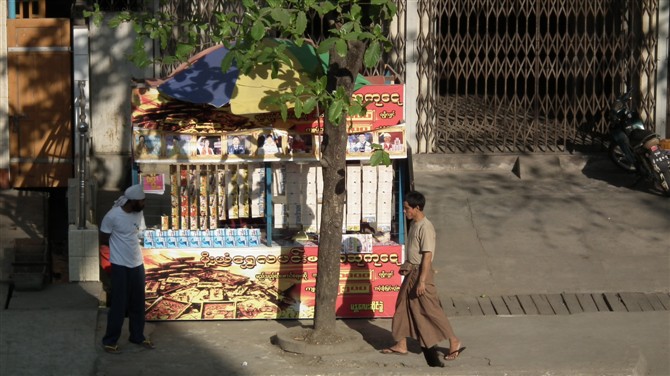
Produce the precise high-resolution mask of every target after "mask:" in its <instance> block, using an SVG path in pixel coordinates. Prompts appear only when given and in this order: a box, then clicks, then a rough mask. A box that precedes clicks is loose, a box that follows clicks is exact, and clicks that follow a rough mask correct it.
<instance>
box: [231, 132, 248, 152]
mask: <svg viewBox="0 0 670 376" xmlns="http://www.w3.org/2000/svg"><path fill="white" fill-rule="evenodd" d="M251 145H252V141H251V140H249V136H248V135H244V134H231V135H227V136H226V154H228V156H234V155H237V156H243V155H249V154H251Z"/></svg>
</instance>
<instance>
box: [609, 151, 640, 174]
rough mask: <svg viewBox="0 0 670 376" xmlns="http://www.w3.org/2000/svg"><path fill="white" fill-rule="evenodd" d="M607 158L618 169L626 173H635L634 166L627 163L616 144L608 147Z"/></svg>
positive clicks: (624, 155)
mask: <svg viewBox="0 0 670 376" xmlns="http://www.w3.org/2000/svg"><path fill="white" fill-rule="evenodd" d="M609 156H610V159H611V160H612V162H614V164H615V165H616V166H617V167H619V168H620V169H622V170H624V171H628V172H634V171H635V165H634V164H632V163H630V162H629V161H628V158H626V154H624V152H623V150H621V147H620V146H619V145H616V144H612V145H610V150H609Z"/></svg>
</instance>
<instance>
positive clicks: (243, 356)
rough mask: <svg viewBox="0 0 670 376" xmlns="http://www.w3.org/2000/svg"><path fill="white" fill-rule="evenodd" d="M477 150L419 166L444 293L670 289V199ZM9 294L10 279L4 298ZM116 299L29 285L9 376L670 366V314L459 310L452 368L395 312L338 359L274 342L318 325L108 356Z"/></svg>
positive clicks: (361, 332) (213, 333) (587, 164)
mask: <svg viewBox="0 0 670 376" xmlns="http://www.w3.org/2000/svg"><path fill="white" fill-rule="evenodd" d="M478 158H479V157H478ZM474 159H476V158H472V159H471V160H469V161H466V162H463V161H455V160H454V159H453V158H452V159H450V158H442V159H440V158H433V159H430V158H429V159H424V160H421V161H417V160H415V165H414V176H415V187H416V189H418V190H421V191H423V192H424V193H425V194H426V196H427V198H428V204H427V208H426V212H427V215H428V217H429V218H431V220H432V221H433V223H434V224H435V226H436V228H437V229H438V242H439V244H442V245H443V246H444V247H443V248H441V249H440V250H439V251H438V252H441V253H436V262H435V268H436V269H437V271H438V275H437V283H438V290H439V291H440V294H441V297H442V298H443V301H446V299H447V298H448V297H451V296H470V297H472V296H481V295H484V294H486V295H489V296H493V295H495V294H500V295H504V294H509V295H513V294H529V293H547V294H548V293H561V292H619V291H636V292H664V293H668V292H670V281H669V279H670V252H668V251H669V250H670V249H669V244H668V235H667V234H668V232H667V229H668V228H670V216H668V215H667V213H668V212H669V210H668V209H669V205H670V199H668V198H664V197H659V196H657V195H654V194H651V193H650V192H647V191H646V190H644V188H643V187H640V186H637V187H635V188H633V189H631V188H629V187H627V186H626V185H625V184H630V183H631V182H632V180H631V178H630V177H628V176H626V175H623V174H619V173H618V172H616V171H612V170H608V165H607V164H604V163H603V162H602V161H601V160H595V161H593V160H585V159H582V160H580V159H579V158H577V159H575V158H564V157H561V158H559V157H556V158H555V159H552V160H551V161H548V158H547V159H544V160H542V161H537V160H531V161H528V162H525V161H524V162H522V163H521V167H520V168H518V169H517V174H516V175H515V174H512V173H511V172H510V170H511V169H512V168H513V167H514V163H515V160H512V159H510V160H505V159H504V158H498V159H495V160H488V159H480V160H476V161H475V160H474ZM518 176H520V178H519V177H518ZM3 205H4V203H3ZM2 241H3V243H4V239H3V240H2ZM6 293H7V285H6V284H2V285H0V298H1V299H2V300H1V301H2V302H5V299H6ZM101 296H102V295H101V285H100V284H99V283H97V282H87V283H83V282H82V283H58V284H51V285H48V286H47V287H46V288H45V289H44V290H41V291H15V292H14V295H13V297H12V299H11V300H10V302H9V309H7V310H2V311H0V340H1V342H0V345H1V346H0V374H1V375H95V376H105V375H183V374H194V375H201V374H209V373H216V374H221V375H401V374H402V375H446V374H448V375H645V374H646V375H659V376H661V375H670V360H669V357H668V354H670V311H668V310H665V311H652V312H597V313H577V314H569V315H510V316H456V317H451V318H450V319H451V322H452V325H453V327H454V329H455V330H456V333H457V334H458V336H459V337H460V338H461V340H462V342H463V345H464V346H467V350H465V351H464V352H463V353H462V355H461V356H460V357H459V358H458V360H456V361H453V362H447V367H446V368H440V369H437V368H429V367H427V366H426V365H425V361H424V359H423V356H422V355H421V353H420V349H419V347H418V345H417V344H416V343H415V342H412V341H410V351H411V353H410V354H408V355H404V356H401V355H383V354H380V353H379V350H381V349H382V348H384V347H386V346H388V345H389V344H391V342H392V340H391V334H390V329H391V320H389V319H378V320H365V319H358V320H338V322H337V325H339V326H340V330H341V331H343V332H347V333H354V334H355V335H356V336H358V337H357V339H356V340H354V341H352V342H351V344H352V345H351V351H350V352H343V353H338V354H332V355H321V356H308V355H299V354H293V353H289V352H285V351H283V350H281V348H279V347H278V346H276V345H274V344H273V342H275V341H276V335H277V333H282V332H284V331H286V330H287V329H288V328H290V327H294V326H297V325H303V326H307V325H310V323H311V321H309V320H304V321H294V320H282V321H274V320H267V321H265V320H254V321H212V322H160V323H148V324H147V327H146V334H147V335H149V336H150V337H151V338H152V339H153V340H154V342H155V343H156V345H157V348H156V349H155V350H145V349H143V348H141V347H139V346H135V345H133V344H129V343H127V342H121V343H120V346H121V347H122V349H123V351H124V352H123V353H122V354H119V355H112V354H107V353H105V352H104V351H103V350H102V348H101V347H100V338H101V336H102V333H103V331H104V329H105V319H106V309H104V308H99V305H100V303H99V301H100V298H101ZM445 342H446V341H445ZM447 344H448V343H442V344H441V345H442V346H446V345H447ZM442 351H446V349H444V348H442Z"/></svg>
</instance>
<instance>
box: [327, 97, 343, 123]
mask: <svg viewBox="0 0 670 376" xmlns="http://www.w3.org/2000/svg"><path fill="white" fill-rule="evenodd" d="M343 111H344V101H343V100H341V99H335V100H334V101H333V103H331V104H330V107H328V120H330V122H331V123H333V124H339V123H340V120H341V119H342V116H343Z"/></svg>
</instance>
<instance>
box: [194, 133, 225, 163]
mask: <svg viewBox="0 0 670 376" xmlns="http://www.w3.org/2000/svg"><path fill="white" fill-rule="evenodd" d="M221 146H222V144H221V136H209V135H207V136H204V135H201V136H198V138H197V139H196V142H195V155H196V156H197V157H201V158H212V157H216V156H220V155H221V154H222V153H221Z"/></svg>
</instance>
